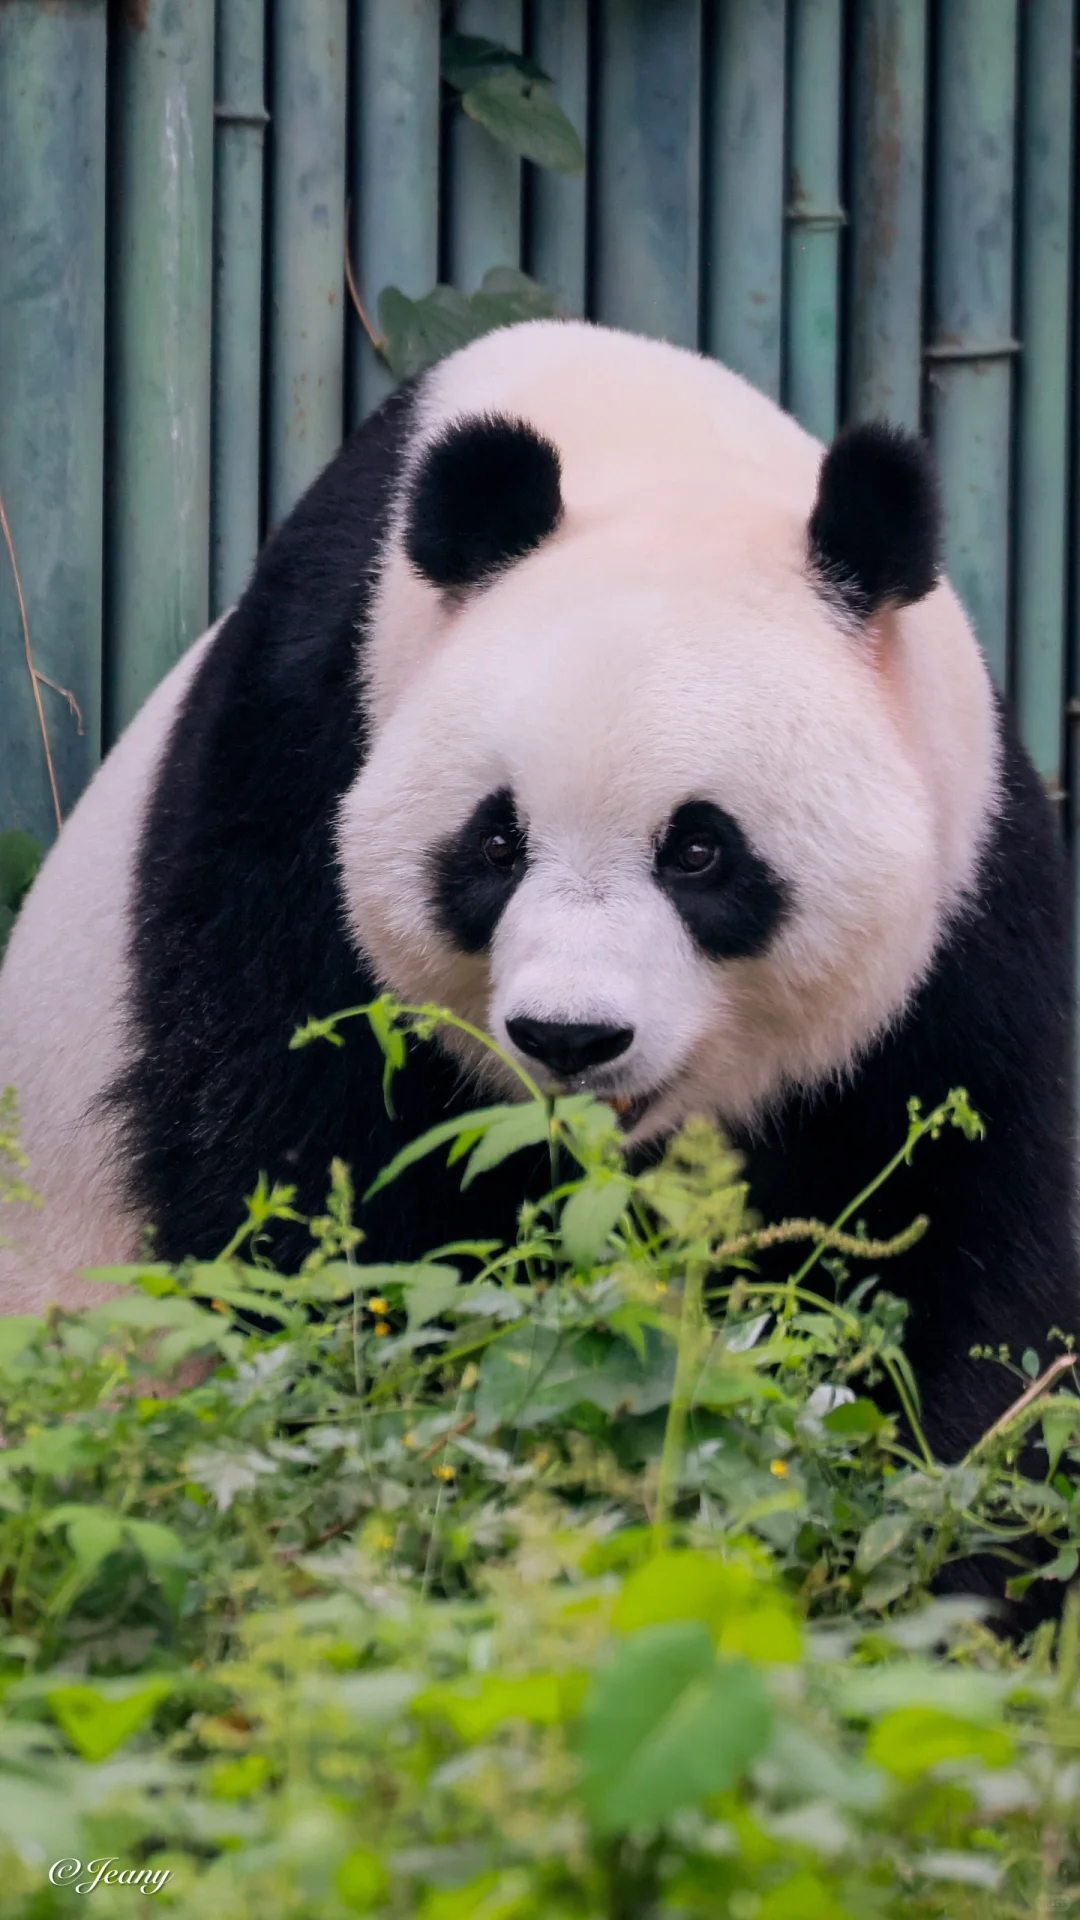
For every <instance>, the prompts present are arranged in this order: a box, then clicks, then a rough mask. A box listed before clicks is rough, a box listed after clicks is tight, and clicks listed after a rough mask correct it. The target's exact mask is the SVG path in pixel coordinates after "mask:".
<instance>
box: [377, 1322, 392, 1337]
mask: <svg viewBox="0 0 1080 1920" xmlns="http://www.w3.org/2000/svg"><path fill="white" fill-rule="evenodd" d="M375 1331H376V1333H377V1334H378V1336H379V1338H380V1339H381V1338H382V1336H383V1334H384V1333H389V1331H390V1322H389V1320H376V1322H375Z"/></svg>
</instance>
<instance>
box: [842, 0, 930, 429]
mask: <svg viewBox="0 0 1080 1920" xmlns="http://www.w3.org/2000/svg"><path fill="white" fill-rule="evenodd" d="M854 29H855V32H854V55H853V65H852V112H851V207H850V215H851V241H850V267H849V272H850V280H849V302H848V315H847V324H848V370H847V381H846V388H847V407H846V411H847V412H848V413H849V414H850V416H851V417H852V418H853V419H855V420H873V419H887V420H894V421H895V422H896V423H897V425H899V426H905V427H912V428H917V427H918V426H919V425H920V424H921V418H922V329H923V202H924V192H925V152H926V141H925V133H926V77H927V76H926V66H927V22H926V0H855V12H854Z"/></svg>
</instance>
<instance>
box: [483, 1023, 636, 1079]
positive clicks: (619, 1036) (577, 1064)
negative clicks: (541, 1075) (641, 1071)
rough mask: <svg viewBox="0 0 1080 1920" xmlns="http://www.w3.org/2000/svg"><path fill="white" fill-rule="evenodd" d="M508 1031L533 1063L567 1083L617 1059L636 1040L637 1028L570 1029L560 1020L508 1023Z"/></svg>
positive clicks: (576, 1027) (586, 1027)
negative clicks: (540, 1065) (555, 1074)
mask: <svg viewBox="0 0 1080 1920" xmlns="http://www.w3.org/2000/svg"><path fill="white" fill-rule="evenodd" d="M506 1031H507V1033H508V1034H509V1035H510V1038H511V1040H512V1041H513V1043H514V1045H515V1047H519V1048H520V1049H521V1052H522V1053H527V1054H528V1056H529V1058H530V1060H539V1061H540V1062H541V1064H542V1065H543V1066H545V1067H548V1068H549V1069H550V1070H551V1072H552V1073H557V1074H559V1075H561V1076H562V1078H564V1079H567V1080H569V1079H573V1078H574V1077H575V1076H576V1075H577V1074H580V1073H584V1072H585V1070H586V1068H588V1067H602V1066H604V1065H605V1063H606V1062H607V1061H608V1060H617V1059H618V1057H619V1055H620V1053H625V1052H626V1049H627V1047H628V1046H629V1045H630V1042H631V1041H632V1040H633V1038H634V1029H633V1027H606V1026H566V1025H564V1024H563V1022H562V1021H559V1020H508V1021H507V1023H506Z"/></svg>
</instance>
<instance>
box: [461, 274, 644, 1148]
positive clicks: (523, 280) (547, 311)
mask: <svg viewBox="0 0 1080 1920" xmlns="http://www.w3.org/2000/svg"><path fill="white" fill-rule="evenodd" d="M469 306H470V309H471V310H472V313H473V314H474V315H475V317H476V319H477V321H478V322H480V323H481V331H482V332H484V333H489V332H493V331H494V330H495V328H496V327H514V326H517V325H518V324H519V323H520V322H521V321H523V320H550V319H551V318H552V316H553V315H554V313H555V310H556V309H555V296H554V294H553V293H552V292H551V289H550V287H544V286H541V284H540V282H539V281H538V280H532V279H530V277H529V275H528V274H527V273H522V272H521V271H520V269H519V268H518V267H492V268H490V270H489V271H488V272H487V273H485V275H484V278H483V280H482V281H481V282H480V290H479V292H478V293H474V294H472V295H471V297H470V300H469ZM597 1105H598V1106H600V1108H601V1110H602V1111H603V1112H604V1113H610V1112H611V1108H610V1107H608V1106H605V1105H604V1103H603V1101H598V1102H597Z"/></svg>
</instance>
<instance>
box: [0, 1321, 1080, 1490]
mask: <svg viewBox="0 0 1080 1920" xmlns="http://www.w3.org/2000/svg"><path fill="white" fill-rule="evenodd" d="M2 1324H3V1323H2V1322H0V1326H2ZM1078 1428H1080V1400H1077V1398H1076V1396H1075V1395H1074V1394H1058V1395H1057V1396H1056V1398H1055V1399H1054V1400H1053V1401H1051V1403H1050V1405H1049V1406H1048V1407H1047V1408H1046V1411H1045V1412H1044V1414H1043V1417H1042V1436H1043V1446H1044V1447H1045V1448H1046V1451H1047V1454H1048V1456H1049V1460H1048V1464H1047V1469H1046V1472H1047V1477H1048V1478H1049V1477H1051V1476H1052V1475H1053V1473H1054V1471H1055V1469H1056V1467H1057V1463H1058V1461H1059V1460H1060V1459H1061V1456H1062V1454H1063V1453H1064V1451H1065V1448H1066V1447H1067V1446H1068V1445H1069V1443H1070V1441H1071V1440H1072V1437H1073V1435H1074V1433H1076V1432H1077V1430H1078Z"/></svg>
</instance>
